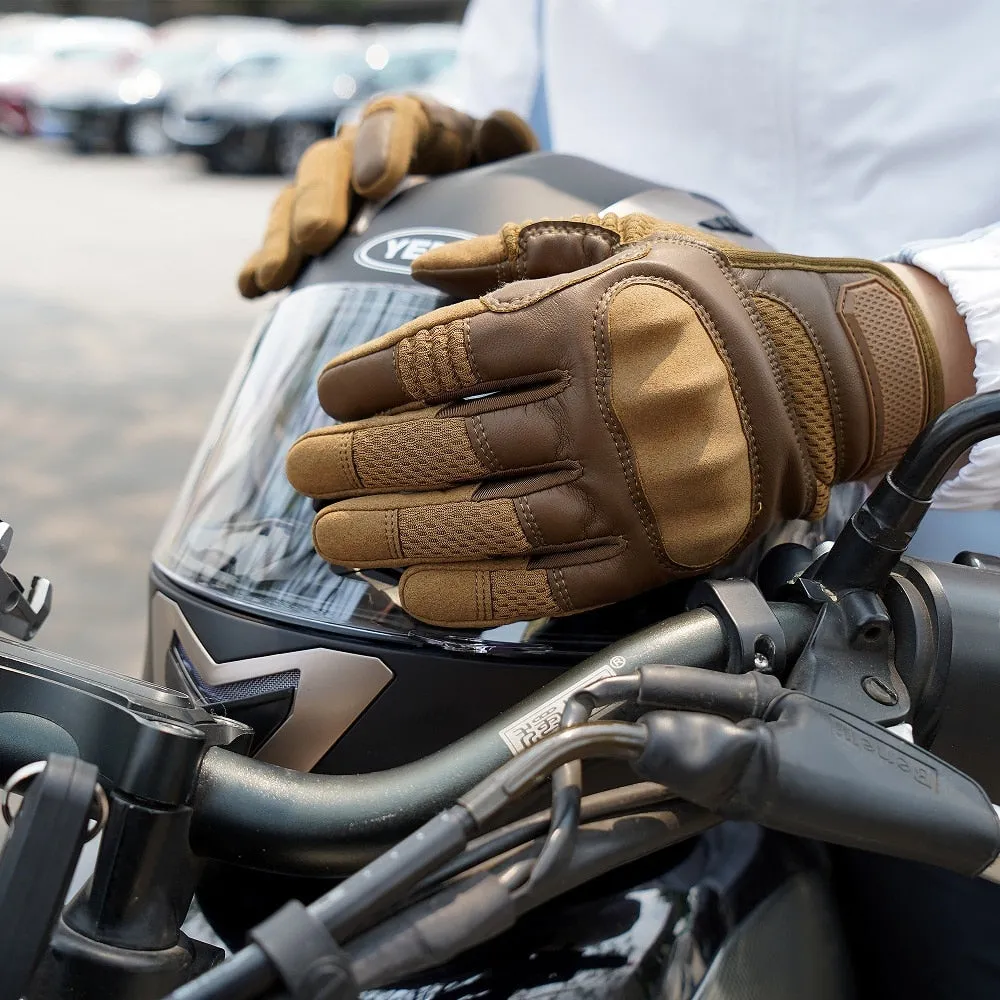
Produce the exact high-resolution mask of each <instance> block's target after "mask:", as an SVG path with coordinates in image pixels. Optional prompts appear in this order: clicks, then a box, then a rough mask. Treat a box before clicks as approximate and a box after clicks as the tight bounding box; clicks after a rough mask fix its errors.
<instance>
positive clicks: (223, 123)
mask: <svg viewBox="0 0 1000 1000" xmlns="http://www.w3.org/2000/svg"><path fill="white" fill-rule="evenodd" d="M365 39H366V33H364V32H361V31H358V30H355V29H347V28H342V29H326V30H323V31H314V32H311V33H309V34H308V35H307V36H305V37H304V38H303V39H302V41H301V43H300V44H299V45H298V46H297V47H296V48H294V49H292V50H289V51H288V52H286V53H284V54H283V56H282V58H281V59H279V60H278V61H277V62H276V63H274V64H269V65H261V64H256V65H254V66H247V67H245V68H243V69H242V71H241V72H240V73H239V74H238V75H237V74H233V75H230V76H228V77H227V78H226V79H225V80H224V81H222V82H221V84H220V85H219V86H218V87H216V88H215V89H214V91H213V92H212V93H211V94H209V95H202V96H200V97H199V98H196V99H193V100H191V101H190V102H189V103H188V105H187V106H186V107H185V108H184V110H183V114H184V116H185V118H186V119H187V120H188V121H194V120H197V121H201V122H202V123H203V124H204V125H205V129H204V132H203V133H202V136H201V137H200V141H199V142H197V143H189V145H188V148H191V149H195V150H196V151H197V152H199V153H200V154H201V155H202V156H203V157H204V159H205V160H206V162H207V163H208V165H209V167H210V168H211V169H213V170H218V171H223V172H230V173H259V172H272V171H275V170H277V171H279V172H294V170H295V165H296V164H297V163H298V158H299V156H300V155H301V154H302V151H303V150H304V149H305V148H306V146H308V145H309V144H310V143H312V142H313V141H314V140H315V139H317V138H320V137H322V136H324V135H329V134H330V132H331V131H332V129H333V126H334V123H335V122H336V120H337V116H338V115H339V113H340V111H341V109H342V108H343V107H344V105H345V104H346V103H347V102H348V101H349V100H351V98H353V97H354V95H355V94H357V93H358V91H359V89H363V88H365V87H366V86H367V80H368V79H369V77H370V76H371V69H370V67H369V66H368V65H367V63H366V62H365V59H364V54H365V50H366V44H365Z"/></svg>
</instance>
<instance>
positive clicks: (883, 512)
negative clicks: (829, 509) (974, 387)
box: [807, 391, 1000, 591]
mask: <svg viewBox="0 0 1000 1000" xmlns="http://www.w3.org/2000/svg"><path fill="white" fill-rule="evenodd" d="M997 434H1000V391H996V392H984V393H980V394H978V395H976V396H970V397H969V398H968V399H963V400H962V401H961V402H960V403H956V404H955V405H954V406H952V407H950V408H949V409H947V410H945V411H944V413H942V414H941V415H940V416H939V417H938V418H937V419H936V420H934V421H932V422H931V423H930V424H928V425H927V426H926V427H925V428H924V429H923V430H922V431H921V432H920V434H918V435H917V437H916V439H915V440H914V441H913V443H912V444H911V445H910V447H909V448H907V449H906V454H904V455H903V457H902V458H901V459H900V460H899V462H898V463H897V465H896V467H895V468H894V469H893V470H892V471H891V472H890V473H888V474H887V475H886V476H885V478H884V479H883V480H882V481H881V482H880V483H879V484H878V486H876V487H875V489H874V490H873V491H872V494H871V496H869V497H868V499H867V500H866V501H865V502H864V503H863V504H862V505H861V507H860V508H859V509H858V510H857V511H856V512H855V513H854V515H853V516H852V517H851V519H850V521H848V522H847V524H846V525H845V526H844V529H843V530H842V531H841V533H840V535H839V536H838V537H837V540H836V542H834V545H833V548H832V549H831V550H830V551H829V552H828V553H827V554H826V555H825V556H824V557H823V560H822V562H820V563H819V564H818V565H817V566H816V567H815V569H814V570H812V571H810V572H809V573H808V574H807V575H809V576H813V577H814V578H815V579H817V580H819V581H820V582H821V583H822V584H823V585H824V586H826V587H827V588H829V589H830V590H834V591H838V590H846V589H850V588H854V587H863V588H864V589H866V590H874V591H881V589H882V588H883V587H884V586H885V585H886V583H887V582H888V580H889V576H890V574H891V573H892V571H893V569H895V567H896V564H897V563H898V562H899V557H900V556H901V555H902V554H903V552H904V551H905V550H906V547H907V545H909V543H910V539H911V538H912V537H913V534H914V532H915V531H916V530H917V527H918V526H919V525H920V522H921V520H923V517H924V514H926V513H927V511H928V509H929V508H930V503H931V496H932V495H933V493H934V490H935V489H936V488H937V487H938V485H939V484H940V483H941V480H942V479H944V477H945V476H946V475H947V474H948V470H949V469H950V468H951V467H952V466H953V465H954V464H955V462H956V461H957V460H958V459H959V457H960V456H961V455H962V454H963V453H964V452H965V451H966V450H967V449H968V448H969V447H970V446H971V445H974V444H976V443H978V442H979V441H982V440H984V439H986V438H989V437H994V436H996V435H997Z"/></svg>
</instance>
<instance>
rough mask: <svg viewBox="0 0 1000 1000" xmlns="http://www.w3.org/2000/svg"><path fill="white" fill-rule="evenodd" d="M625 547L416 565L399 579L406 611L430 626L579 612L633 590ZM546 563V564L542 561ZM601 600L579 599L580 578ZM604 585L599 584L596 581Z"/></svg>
mask: <svg viewBox="0 0 1000 1000" xmlns="http://www.w3.org/2000/svg"><path fill="white" fill-rule="evenodd" d="M624 551H625V550H624V547H623V546H621V545H617V544H607V543H605V544H601V545H600V546H598V547H595V548H592V549H580V550H578V551H577V552H575V553H573V555H572V557H570V556H562V555H558V556H551V557H546V558H545V559H535V560H532V559H527V558H520V559H498V560H490V561H484V562H478V563H458V564H455V565H448V564H438V565H429V566H414V567H412V568H410V569H408V570H407V571H406V572H405V573H404V574H403V576H402V579H401V580H400V582H399V599H400V602H401V604H402V605H403V608H404V610H405V611H407V612H408V613H409V614H411V615H412V616H413V617H414V618H417V619H419V620H420V621H423V622H427V623H428V624H430V625H443V626H450V627H452V628H485V627H490V626H493V625H504V624H507V623H509V622H517V621H532V620H533V619H536V618H548V617H552V616H560V615H568V614H573V613H574V612H577V611H586V610H589V608H593V607H598V606H600V605H602V604H609V603H611V602H612V601H617V600H620V599H622V598H623V597H627V596H629V595H630V593H634V592H637V591H638V590H640V589H642V585H641V584H640V585H637V586H635V587H634V589H633V590H629V588H628V583H629V582H631V581H629V578H628V574H627V573H626V572H625V564H624ZM542 563H545V565H540V564H542ZM578 578H581V579H582V580H583V581H584V586H585V590H586V593H587V594H588V595H589V596H590V597H592V598H595V599H593V600H591V602H590V603H589V604H587V605H583V604H579V603H577V600H576V599H575V594H574V584H575V581H576V580H577V579H578ZM595 580H596V581H598V582H599V583H600V586H599V587H597V588H595V587H594V586H593V583H594V581H595Z"/></svg>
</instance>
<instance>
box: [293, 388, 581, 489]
mask: <svg viewBox="0 0 1000 1000" xmlns="http://www.w3.org/2000/svg"><path fill="white" fill-rule="evenodd" d="M558 388H559V387H558V386H557V391H558ZM553 394H554V393H552V392H550V393H549V395H553ZM495 399H497V400H498V402H496V403H494V404H493V405H498V406H499V405H502V402H501V399H502V398H501V399H498V397H490V401H491V402H492V401H493V400H495ZM485 402H486V401H484V404H485ZM450 411H451V408H449V407H439V408H437V409H427V408H423V407H421V408H420V409H418V410H415V411H412V412H408V413H402V414H396V415H392V416H386V417H377V418H374V419H371V420H366V421H362V422H359V423H356V424H338V425H335V426H333V427H321V428H318V429H316V430H313V431H309V432H308V433H306V434H304V435H303V436H302V437H300V438H299V439H298V441H296V442H295V444H293V445H292V447H291V448H290V449H289V452H288V457H287V459H286V461H285V470H286V473H287V475H288V479H289V482H291V484H292V486H294V487H295V489H296V490H297V491H298V492H299V493H304V494H305V495H306V496H310V497H314V498H316V499H337V498H341V497H347V496H363V495H366V494H371V493H385V492H395V491H398V490H434V489H446V488H449V487H452V486H456V485H458V484H460V483H471V482H479V481H480V480H482V479H484V478H487V477H494V476H496V475H497V474H498V473H500V472H507V473H513V474H516V475H522V474H528V473H534V472H537V471H538V470H540V469H545V468H547V467H549V466H551V465H553V464H554V463H562V464H564V465H568V464H569V463H568V462H567V460H566V458H565V456H564V455H562V454H561V453H560V452H561V449H562V447H563V446H564V445H563V441H562V436H561V435H560V432H559V427H558V426H557V425H556V423H555V417H554V415H553V410H552V409H550V408H547V407H544V406H537V405H536V406H530V405H522V406H513V407H510V408H507V409H498V410H495V411H492V412H491V411H486V412H478V411H477V410H474V411H473V412H471V413H470V414H469V415H467V416H466V415H461V413H460V414H459V415H456V416H452V415H450Z"/></svg>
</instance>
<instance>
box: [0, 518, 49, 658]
mask: <svg viewBox="0 0 1000 1000" xmlns="http://www.w3.org/2000/svg"><path fill="white" fill-rule="evenodd" d="M13 540H14V529H13V528H12V527H11V526H10V525H9V524H8V523H7V522H6V521H0V563H2V562H3V561H4V559H6V558H7V553H8V552H9V551H10V546H11V542H13ZM51 609H52V584H51V583H49V581H48V580H46V579H45V578H44V577H41V576H36V577H34V578H32V581H31V586H30V587H29V588H28V592H27V594H26V593H25V592H24V587H22V586H21V581H20V580H18V578H17V577H16V576H12V575H11V574H10V573H8V572H7V571H6V570H5V569H3V568H2V567H0V632H6V633H7V635H10V636H13V637H14V638H15V639H22V640H24V641H25V642H26V641H27V640H29V639H32V638H34V636H35V635H36V634H37V632H38V630H39V629H40V628H41V627H42V625H43V624H44V622H45V619H46V618H48V616H49V611H50V610H51Z"/></svg>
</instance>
